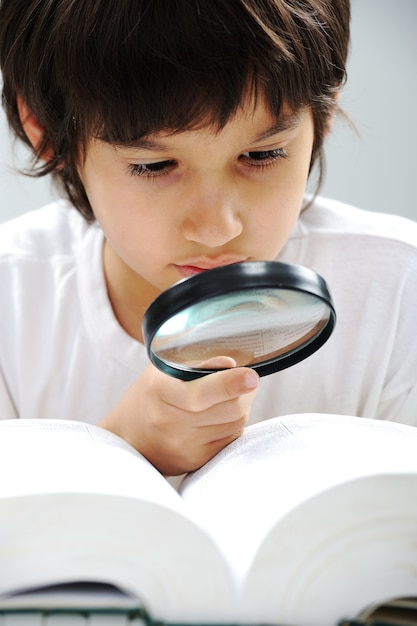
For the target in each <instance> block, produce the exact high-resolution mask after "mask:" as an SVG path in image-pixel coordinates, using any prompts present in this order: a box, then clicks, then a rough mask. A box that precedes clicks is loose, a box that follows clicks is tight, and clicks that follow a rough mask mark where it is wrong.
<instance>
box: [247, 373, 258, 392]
mask: <svg viewBox="0 0 417 626" xmlns="http://www.w3.org/2000/svg"><path fill="white" fill-rule="evenodd" d="M258 381H259V378H258V375H257V374H256V373H255V372H254V371H253V370H249V371H248V372H247V373H246V374H245V386H246V389H256V388H257V386H258Z"/></svg>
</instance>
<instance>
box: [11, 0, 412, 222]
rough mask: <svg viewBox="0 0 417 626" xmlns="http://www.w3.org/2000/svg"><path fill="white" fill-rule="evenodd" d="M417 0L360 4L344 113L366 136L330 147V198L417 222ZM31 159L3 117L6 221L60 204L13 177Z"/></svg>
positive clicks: (342, 129) (343, 130)
mask: <svg viewBox="0 0 417 626" xmlns="http://www.w3.org/2000/svg"><path fill="white" fill-rule="evenodd" d="M416 27H417V0H396V2H395V3H393V2H392V0H352V52H351V56H350V60H349V64H348V74H349V79H348V83H347V85H346V87H345V89H344V91H343V95H342V98H341V105H342V106H343V108H344V109H345V111H346V113H347V114H348V115H349V116H350V117H351V119H352V120H353V121H354V123H355V125H356V127H357V130H358V133H359V136H357V135H356V134H355V133H354V132H353V131H352V130H351V129H350V128H349V126H347V125H346V124H345V123H343V122H341V121H338V122H337V123H336V126H335V128H334V131H333V133H332V135H331V136H330V138H329V139H328V142H327V148H326V161H327V174H326V179H325V184H324V187H323V189H322V193H323V194H324V195H328V196H331V197H335V198H338V199H340V200H343V201H345V202H349V203H351V204H354V205H357V206H360V207H362V208H367V209H370V210H373V211H382V212H385V213H398V214H400V215H404V216H406V217H409V218H412V219H414V220H417V203H416V202H415V200H414V196H415V185H416V181H415V177H416V165H417V156H416V149H417V148H416V146H417V111H416V106H415V103H416V102H417V80H416V76H417V72H416V67H415V65H416V59H417V38H416V37H415V30H416ZM27 158H28V152H27V151H26V150H25V149H24V148H21V147H20V146H19V147H17V146H13V143H12V141H11V140H10V137H9V134H8V130H7V127H6V122H5V119H4V113H3V111H2V110H1V111H0V221H5V220H6V219H10V218H12V217H14V216H16V215H19V214H21V213H24V212H26V211H28V210H31V209H35V208H37V207H39V206H42V205H43V204H46V203H47V202H49V201H50V200H51V199H53V198H55V197H56V194H55V193H54V191H53V189H52V188H51V185H50V182H49V180H48V179H40V180H38V179H30V178H27V177H25V176H22V175H19V174H17V173H16V172H15V171H13V167H14V166H19V167H21V166H22V164H24V163H26V162H27Z"/></svg>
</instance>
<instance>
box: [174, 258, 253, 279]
mask: <svg viewBox="0 0 417 626" xmlns="http://www.w3.org/2000/svg"><path fill="white" fill-rule="evenodd" d="M247 260H248V259H233V260H232V259H229V260H221V259H217V260H211V261H197V262H195V264H194V262H193V263H190V264H184V265H177V264H174V267H175V268H176V270H177V271H178V272H179V273H180V274H181V276H182V277H183V278H189V277H190V276H195V275H196V274H201V273H202V272H207V271H208V270H212V269H215V268H216V267H224V266H225V265H233V264H235V263H242V262H243V261H247Z"/></svg>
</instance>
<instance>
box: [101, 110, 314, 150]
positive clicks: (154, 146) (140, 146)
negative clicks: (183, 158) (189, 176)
mask: <svg viewBox="0 0 417 626" xmlns="http://www.w3.org/2000/svg"><path fill="white" fill-rule="evenodd" d="M301 117H302V111H297V112H295V113H291V114H290V115H286V116H285V117H283V118H281V119H278V120H277V121H276V122H275V123H274V124H273V125H272V126H269V127H268V128H266V129H265V130H263V131H262V132H261V133H260V134H259V135H256V137H254V138H253V139H252V140H250V141H249V142H248V143H249V144H253V143H258V142H260V141H264V140H266V139H269V138H270V137H273V136H274V135H279V134H282V133H286V132H289V131H291V130H294V129H295V128H297V127H298V126H299V124H300V121H301ZM173 136H175V133H173ZM104 141H106V139H104ZM106 143H107V142H106ZM112 145H113V146H114V147H115V148H119V149H129V148H130V149H136V150H149V152H152V151H153V152H158V151H159V152H164V151H166V150H169V149H170V145H169V142H168V143H163V142H159V141H157V140H154V139H152V138H151V136H150V137H143V138H141V139H135V140H133V141H129V142H126V143H123V142H120V143H119V142H115V143H112Z"/></svg>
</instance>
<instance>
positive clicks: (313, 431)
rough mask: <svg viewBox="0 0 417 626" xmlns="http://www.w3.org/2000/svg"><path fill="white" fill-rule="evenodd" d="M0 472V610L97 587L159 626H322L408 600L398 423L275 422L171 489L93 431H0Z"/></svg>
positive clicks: (415, 436)
mask: <svg viewBox="0 0 417 626" xmlns="http://www.w3.org/2000/svg"><path fill="white" fill-rule="evenodd" d="M0 476H1V483H0V610H1V609H2V608H3V609H4V608H5V607H8V606H15V607H16V606H18V607H19V606H31V604H33V597H34V596H35V597H36V590H37V589H38V590H39V589H42V588H47V587H48V586H51V585H61V584H65V583H85V585H84V587H85V588H86V589H87V590H88V589H90V590H91V588H92V587H94V585H91V583H103V584H107V585H114V586H115V587H116V588H117V589H119V590H121V592H120V603H121V604H120V605H121V606H132V605H134V606H140V607H143V608H144V609H145V610H146V611H147V613H148V614H149V615H150V616H151V617H152V618H153V619H155V620H162V621H165V622H168V623H206V624H209V623H216V622H217V623H223V624H227V623H235V624H237V623H240V624H261V623H262V624H282V625H285V626H335V624H337V623H338V622H339V621H341V620H342V619H350V620H354V619H355V618H359V617H360V615H361V614H362V612H363V611H364V610H366V609H368V607H370V606H373V605H378V604H382V603H384V602H388V601H389V600H392V599H394V598H403V597H413V596H414V597H416V596H417V429H414V428H412V427H407V426H401V425H399V424H394V423H391V422H379V421H374V420H369V419H359V418H350V417H342V416H335V415H293V416H287V417H283V418H276V419H273V420H269V421H266V422H263V423H261V424H257V425H254V426H250V427H248V428H247V429H246V432H245V434H244V435H243V436H242V437H241V438H240V439H239V440H237V441H235V442H234V443H232V444H230V445H229V446H228V447H227V448H226V449H225V450H223V451H222V452H221V453H220V454H218V455H217V456H216V457H215V458H214V459H213V460H211V461H210V462H209V463H208V464H207V465H206V466H204V467H203V468H202V469H201V470H199V471H197V472H194V473H193V474H190V475H188V476H187V477H186V478H185V479H184V481H183V482H182V484H181V487H180V490H179V492H177V491H176V490H175V489H174V488H173V487H172V486H171V485H170V484H169V483H168V481H167V480H166V479H165V478H163V477H162V476H161V475H160V474H159V473H158V471H157V470H156V469H155V468H154V467H152V465H150V464H149V463H148V462H147V461H146V459H144V458H143V457H142V456H141V455H140V454H138V453H137V452H136V451H135V450H133V448H131V447H130V446H129V445H128V444H126V443H125V442H124V441H122V440H121V439H119V438H118V437H115V436H113V435H112V434H110V433H108V432H106V431H104V430H102V429H100V428H97V427H95V426H90V425H87V424H83V423H80V422H68V421H55V420H33V421H32V420H6V421H3V422H0ZM87 583H90V584H87ZM69 588H70V589H71V590H72V596H71V601H70V604H71V606H85V605H86V602H85V598H83V585H81V589H79V588H78V587H74V586H71V585H69ZM103 588H104V589H106V587H103ZM74 590H75V593H74ZM122 592H123V593H122ZM30 594H32V595H30ZM41 595H42V594H41ZM105 595H106V594H105ZM115 595H116V596H117V594H115ZM110 596H111V594H110V595H109V597H108V599H107V601H108V603H111V604H112V606H114V605H117V603H118V601H119V600H118V598H117V597H116V598H114V597H112V598H110ZM109 598H110V599H109ZM87 604H88V602H87ZM105 605H106V599H104V604H103V606H105Z"/></svg>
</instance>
